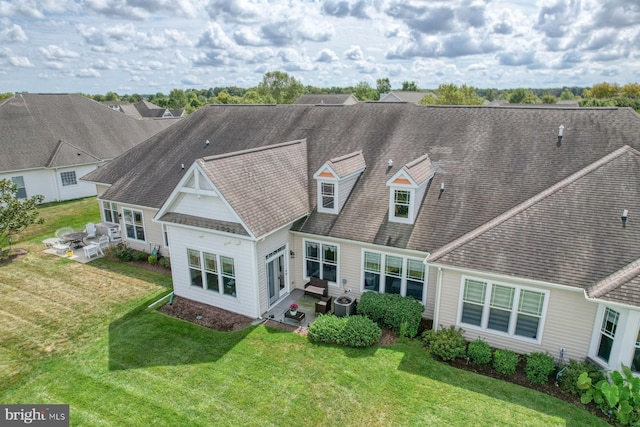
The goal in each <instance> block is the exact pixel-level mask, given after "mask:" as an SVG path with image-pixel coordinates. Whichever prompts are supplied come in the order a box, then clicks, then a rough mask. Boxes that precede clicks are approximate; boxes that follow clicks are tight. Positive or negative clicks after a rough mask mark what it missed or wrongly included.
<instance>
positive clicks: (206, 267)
mask: <svg viewBox="0 0 640 427" xmlns="http://www.w3.org/2000/svg"><path fill="white" fill-rule="evenodd" d="M187 258H188V263H189V277H190V280H191V286H194V287H196V288H201V289H205V290H208V291H211V292H216V293H218V294H220V293H222V294H224V295H229V296H232V297H235V296H236V280H235V279H236V275H235V266H234V261H233V258H230V257H226V256H222V255H217V254H213V253H210V252H200V251H197V250H195V249H187Z"/></svg>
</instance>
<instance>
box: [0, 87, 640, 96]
mask: <svg viewBox="0 0 640 427" xmlns="http://www.w3.org/2000/svg"><path fill="white" fill-rule="evenodd" d="M620 96H623V97H625V98H640V85H639V84H638V83H629V84H626V85H624V86H622V89H620ZM0 97H1V95H0Z"/></svg>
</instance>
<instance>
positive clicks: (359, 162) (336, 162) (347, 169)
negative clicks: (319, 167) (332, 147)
mask: <svg viewBox="0 0 640 427" xmlns="http://www.w3.org/2000/svg"><path fill="white" fill-rule="evenodd" d="M327 164H328V165H329V166H330V167H331V169H333V171H334V172H335V173H337V174H338V178H345V177H347V176H349V175H351V174H354V173H356V172H358V171H361V170H363V169H364V168H365V167H366V166H367V165H366V163H365V161H364V156H363V155H362V151H356V152H353V153H349V154H345V155H344V156H340V157H335V158H333V159H330V160H329V161H328V162H327Z"/></svg>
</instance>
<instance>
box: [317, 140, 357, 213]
mask: <svg viewBox="0 0 640 427" xmlns="http://www.w3.org/2000/svg"><path fill="white" fill-rule="evenodd" d="M365 167H366V164H365V161H364V156H363V155H362V151H356V152H354V153H350V154H347V155H344V156H341V157H336V158H333V159H331V160H329V161H328V162H326V163H325V164H323V165H322V166H321V167H320V169H318V170H317V171H316V173H315V174H313V178H314V179H315V180H316V183H317V194H318V196H317V197H318V199H317V200H318V212H322V213H331V214H338V213H340V210H341V209H342V207H343V206H344V203H345V202H346V200H347V198H349V194H351V190H352V189H353V186H354V185H355V184H356V181H357V180H358V177H359V176H360V174H361V173H362V172H363V171H364V169H365Z"/></svg>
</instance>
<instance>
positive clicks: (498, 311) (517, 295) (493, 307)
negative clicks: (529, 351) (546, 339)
mask: <svg viewBox="0 0 640 427" xmlns="http://www.w3.org/2000/svg"><path fill="white" fill-rule="evenodd" d="M546 295H547V294H546V293H545V292H539V291H536V290H532V289H525V288H522V287H519V286H510V285H504V284H497V283H491V282H487V281H482V280H475V279H464V282H463V291H462V301H461V304H460V311H461V312H460V323H464V324H467V325H472V326H476V327H478V328H482V329H486V330H491V331H496V332H499V333H504V334H508V335H513V336H519V337H523V338H529V339H533V340H538V339H539V338H540V325H541V322H542V315H543V310H544V304H545V299H546Z"/></svg>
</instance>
